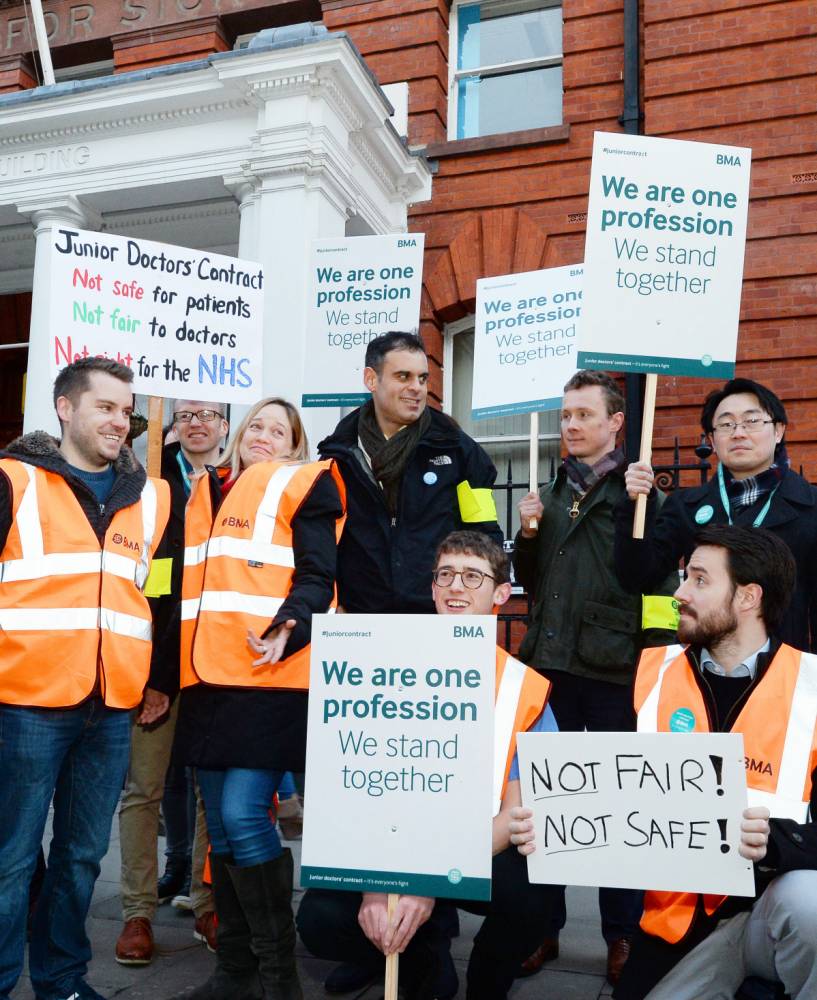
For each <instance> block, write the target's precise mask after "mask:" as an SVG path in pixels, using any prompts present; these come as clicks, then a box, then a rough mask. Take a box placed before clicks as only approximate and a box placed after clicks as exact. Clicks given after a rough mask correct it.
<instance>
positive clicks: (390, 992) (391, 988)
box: [383, 892, 400, 1000]
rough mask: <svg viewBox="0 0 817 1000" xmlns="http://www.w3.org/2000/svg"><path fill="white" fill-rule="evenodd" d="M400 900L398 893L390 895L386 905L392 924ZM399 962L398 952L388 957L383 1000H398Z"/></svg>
mask: <svg viewBox="0 0 817 1000" xmlns="http://www.w3.org/2000/svg"><path fill="white" fill-rule="evenodd" d="M398 898H399V897H398V895H397V893H396V892H390V893H389V898H388V902H387V904H386V907H387V909H386V913H387V915H388V918H389V923H390V924H391V922H392V920H393V919H394V913H395V910H396V909H397V900H398ZM399 961H400V955H399V954H398V953H397V952H396V951H395V952H394V953H393V954H391V955H387V956H386V989H385V992H384V995H383V1000H397V973H398V967H399Z"/></svg>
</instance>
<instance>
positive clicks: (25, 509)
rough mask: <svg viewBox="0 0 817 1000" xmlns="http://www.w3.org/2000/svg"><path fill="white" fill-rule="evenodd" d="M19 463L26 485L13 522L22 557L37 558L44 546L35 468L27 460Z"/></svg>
mask: <svg viewBox="0 0 817 1000" xmlns="http://www.w3.org/2000/svg"><path fill="white" fill-rule="evenodd" d="M20 465H22V467H23V468H24V469H25V471H26V475H27V476H28V485H27V486H26V488H25V489H24V490H23V496H22V498H21V500H20V506H19V507H18V508H17V516H16V517H15V519H14V523H15V524H16V525H17V532H18V534H19V535H20V547H21V549H22V552H23V559H38V558H40V557H41V556H42V554H43V552H44V549H45V546H44V543H43V526H42V524H41V523H40V509H39V506H38V504H37V478H36V477H37V470H36V468H35V467H34V466H33V465H29V463H28V462H21V463H20Z"/></svg>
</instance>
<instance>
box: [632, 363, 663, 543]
mask: <svg viewBox="0 0 817 1000" xmlns="http://www.w3.org/2000/svg"><path fill="white" fill-rule="evenodd" d="M657 386H658V376H657V375H647V383H646V388H645V390H644V413H643V416H642V418H641V453H640V454H639V456H638V461H639V462H645V463H646V464H647V465H649V464H650V463H651V462H652V429H653V424H654V423H655V390H656V388H657ZM646 516H647V497H646V495H645V494H643V493H641V494H639V496H638V498H637V499H636V502H635V517H634V518H633V538H643V537H644V521H645V519H646Z"/></svg>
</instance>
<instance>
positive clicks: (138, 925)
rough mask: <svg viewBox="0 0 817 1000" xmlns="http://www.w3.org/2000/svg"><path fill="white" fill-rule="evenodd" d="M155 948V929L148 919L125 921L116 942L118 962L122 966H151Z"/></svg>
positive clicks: (135, 918)
mask: <svg viewBox="0 0 817 1000" xmlns="http://www.w3.org/2000/svg"><path fill="white" fill-rule="evenodd" d="M154 951H155V946H154V944H153V929H152V928H151V926H150V921H149V920H148V918H147V917H133V918H132V919H131V920H126V921H125V926H124V927H123V928H122V933H121V934H120V935H119V940H118V941H117V942H116V952H115V955H116V960H117V962H119V964H120V965H149V964H150V963H151V962H152V961H153V953H154Z"/></svg>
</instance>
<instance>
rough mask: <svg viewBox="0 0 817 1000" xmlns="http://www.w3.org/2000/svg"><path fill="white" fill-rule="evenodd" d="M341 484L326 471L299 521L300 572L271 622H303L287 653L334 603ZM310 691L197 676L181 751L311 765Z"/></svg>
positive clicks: (217, 758) (195, 759)
mask: <svg viewBox="0 0 817 1000" xmlns="http://www.w3.org/2000/svg"><path fill="white" fill-rule="evenodd" d="M341 513H342V510H341V504H340V498H339V497H338V491H337V487H336V486H335V483H334V480H333V479H332V477H331V475H329V474H328V473H324V474H323V475H321V476H320V478H319V479H318V480H317V482H316V483H315V486H314V487H313V489H312V491H311V492H310V494H309V496H308V497H307V499H306V500H305V501H304V503H303V505H302V507H301V509H300V510H299V511H298V513H297V515H296V516H295V519H294V521H293V523H292V534H293V549H294V552H295V575H294V577H293V580H292V586H291V587H290V591H289V594H288V595H287V598H286V600H285V601H284V603H283V604H282V605H281V607H280V608H279V610H278V614H277V615H276V616H275V619H274V620H273V621H272V622H271V623H270V626H269V627H270V628H273V627H274V626H275V625H277V624H279V623H280V622H284V621H286V620H287V619H288V618H294V619H295V620H296V622H297V623H298V624H297V626H296V627H295V629H294V630H293V632H292V635H291V636H290V639H289V642H288V643H287V646H286V649H285V651H284V656H285V657H286V656H291V655H292V654H293V653H296V652H297V651H298V650H299V649H303V647H304V646H305V645H306V644H307V643H308V642H309V637H310V630H311V622H312V613H313V611H317V610H324V609H326V608H328V607H329V603H330V601H331V600H332V594H333V587H334V582H335V569H336V562H337V548H336V544H335V522H336V520H337V519H338V518H339V517H340V516H341ZM306 713H307V694H306V692H304V691H286V690H278V691H276V690H274V689H268V688H227V687H216V686H214V685H211V684H196V685H194V686H193V687H189V688H185V689H184V690H183V691H182V694H181V702H180V705H179V720H178V723H177V725H176V744H175V746H174V753H175V755H176V758H177V759H178V760H180V761H182V762H184V763H186V764H192V765H194V766H196V767H203V768H207V769H208V770H222V769H224V768H228V767H246V768H266V769H271V770H281V771H303V770H304V763H305V754H306Z"/></svg>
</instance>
